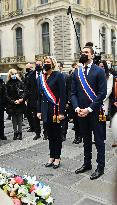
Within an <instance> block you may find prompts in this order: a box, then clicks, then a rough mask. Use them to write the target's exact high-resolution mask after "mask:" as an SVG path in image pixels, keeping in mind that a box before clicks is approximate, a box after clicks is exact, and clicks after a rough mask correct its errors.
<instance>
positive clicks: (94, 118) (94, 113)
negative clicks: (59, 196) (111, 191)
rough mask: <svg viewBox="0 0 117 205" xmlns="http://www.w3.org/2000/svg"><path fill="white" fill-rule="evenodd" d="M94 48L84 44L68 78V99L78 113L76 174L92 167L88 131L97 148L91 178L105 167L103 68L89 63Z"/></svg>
mask: <svg viewBox="0 0 117 205" xmlns="http://www.w3.org/2000/svg"><path fill="white" fill-rule="evenodd" d="M93 55H94V51H93V48H92V47H89V46H85V47H84V48H83V50H82V54H81V57H80V63H82V64H81V66H79V68H78V69H76V70H75V72H74V74H73V80H72V89H71V100H72V104H73V107H74V109H75V112H76V113H77V115H78V123H79V132H80V134H81V136H83V143H84V164H83V166H82V167H81V168H79V169H77V170H76V171H75V173H76V174H79V173H83V172H86V171H88V170H91V169H92V163H91V160H92V131H93V133H94V140H95V146H96V149H97V164H98V165H97V169H96V170H95V172H94V173H93V174H92V175H91V177H90V179H91V180H94V179H97V178H98V177H100V176H101V175H102V174H103V173H104V167H105V142H104V140H105V129H104V126H103V123H102V121H103V120H104V119H105V118H103V117H104V115H103V110H102V104H103V100H104V99H105V97H106V92H107V86H106V77H105V72H104V70H103V69H101V68H100V67H98V66H97V65H95V64H93V60H92V59H93Z"/></svg>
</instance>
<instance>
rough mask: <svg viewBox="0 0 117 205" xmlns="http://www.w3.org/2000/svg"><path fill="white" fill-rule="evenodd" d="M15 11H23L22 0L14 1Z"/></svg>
mask: <svg viewBox="0 0 117 205" xmlns="http://www.w3.org/2000/svg"><path fill="white" fill-rule="evenodd" d="M16 8H17V10H20V9H23V0H16Z"/></svg>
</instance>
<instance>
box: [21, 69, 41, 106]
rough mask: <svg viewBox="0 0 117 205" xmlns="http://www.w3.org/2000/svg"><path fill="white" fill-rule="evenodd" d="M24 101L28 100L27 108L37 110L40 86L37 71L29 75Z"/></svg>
mask: <svg viewBox="0 0 117 205" xmlns="http://www.w3.org/2000/svg"><path fill="white" fill-rule="evenodd" d="M24 100H27V106H28V107H29V108H30V109H37V100H38V85H37V79H36V71H33V72H31V73H30V74H29V75H28V79H27V82H26V85H25V92H24Z"/></svg>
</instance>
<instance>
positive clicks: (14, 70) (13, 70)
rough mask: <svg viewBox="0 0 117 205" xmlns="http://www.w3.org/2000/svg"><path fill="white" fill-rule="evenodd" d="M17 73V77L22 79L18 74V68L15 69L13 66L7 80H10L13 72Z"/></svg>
mask: <svg viewBox="0 0 117 205" xmlns="http://www.w3.org/2000/svg"><path fill="white" fill-rule="evenodd" d="M15 73H16V77H17V79H18V80H20V81H21V78H20V77H19V75H18V73H17V70H16V69H14V68H11V69H10V70H9V72H8V75H7V81H9V80H10V79H11V76H12V75H13V74H15Z"/></svg>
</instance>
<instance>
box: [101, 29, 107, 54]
mask: <svg viewBox="0 0 117 205" xmlns="http://www.w3.org/2000/svg"><path fill="white" fill-rule="evenodd" d="M101 37H102V52H103V53H105V51H106V28H105V27H104V26H103V27H102V32H101Z"/></svg>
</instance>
